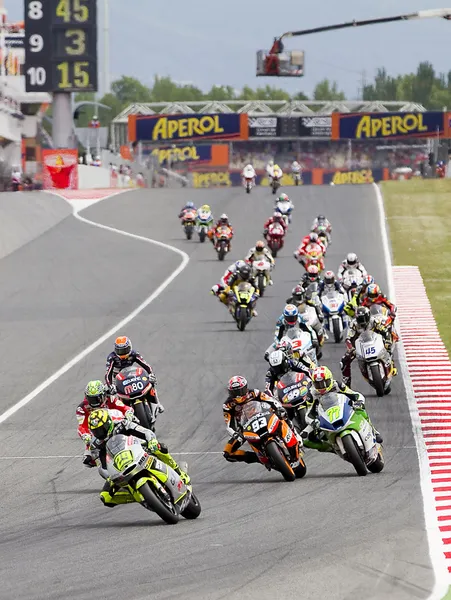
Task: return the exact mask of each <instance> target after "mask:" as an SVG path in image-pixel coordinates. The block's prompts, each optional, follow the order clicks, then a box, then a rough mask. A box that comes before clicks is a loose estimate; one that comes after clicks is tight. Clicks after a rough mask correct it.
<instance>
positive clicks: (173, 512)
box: [139, 483, 180, 525]
mask: <svg viewBox="0 0 451 600" xmlns="http://www.w3.org/2000/svg"><path fill="white" fill-rule="evenodd" d="M139 491H140V493H141V494H142V495H143V497H144V500H145V502H146V507H147V508H148V509H149V510H152V511H153V512H155V513H157V515H158V516H159V517H160V518H161V519H163V521H164V522H165V523H167V524H168V525H175V524H176V523H178V521H179V518H180V517H179V513H178V512H177V509H176V508H175V506H174V505H173V504H169V503H167V502H164V500H163V499H162V498H160V497H159V496H158V495H157V493H156V492H154V490H153V489H152V488H151V487H150V485H149V484H148V483H145V484H144V485H143V486H142V487H141V488H140V489H139Z"/></svg>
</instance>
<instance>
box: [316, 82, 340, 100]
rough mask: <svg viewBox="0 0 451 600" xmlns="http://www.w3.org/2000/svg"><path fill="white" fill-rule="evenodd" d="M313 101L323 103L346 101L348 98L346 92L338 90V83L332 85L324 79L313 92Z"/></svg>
mask: <svg viewBox="0 0 451 600" xmlns="http://www.w3.org/2000/svg"><path fill="white" fill-rule="evenodd" d="M313 99H314V100H321V101H329V100H346V96H345V94H344V92H340V91H339V90H338V85H337V82H336V81H333V82H332V83H331V82H330V81H329V80H328V79H323V80H322V81H320V82H319V83H318V84H317V85H316V87H315V89H314V91H313Z"/></svg>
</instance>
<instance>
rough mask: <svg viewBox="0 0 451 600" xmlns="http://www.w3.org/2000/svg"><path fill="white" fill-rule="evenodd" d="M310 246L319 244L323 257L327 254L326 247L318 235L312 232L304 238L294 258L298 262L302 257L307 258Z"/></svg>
mask: <svg viewBox="0 0 451 600" xmlns="http://www.w3.org/2000/svg"><path fill="white" fill-rule="evenodd" d="M310 244H318V245H319V247H320V250H321V252H322V254H323V256H324V255H325V254H326V247H325V246H324V244H323V243H322V241H321V240H320V239H319V237H318V234H317V233H314V232H311V233H309V234H308V235H306V236H305V237H303V238H302V240H301V243H300V244H299V246H298V248H297V249H296V250H295V251H294V252H293V256H294V257H295V259H296V260H299V259H300V258H301V257H302V256H306V248H307V246H309V245H310Z"/></svg>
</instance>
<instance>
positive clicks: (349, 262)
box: [337, 252, 368, 279]
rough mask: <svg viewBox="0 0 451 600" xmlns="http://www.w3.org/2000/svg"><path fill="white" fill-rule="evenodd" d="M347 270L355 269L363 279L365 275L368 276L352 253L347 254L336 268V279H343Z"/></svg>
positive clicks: (355, 255)
mask: <svg viewBox="0 0 451 600" xmlns="http://www.w3.org/2000/svg"><path fill="white" fill-rule="evenodd" d="M349 269H356V270H357V271H360V273H361V274H362V277H365V275H367V274H368V273H367V272H366V269H365V267H364V266H363V264H362V263H361V262H360V260H359V259H358V257H357V254H355V253H354V252H349V254H348V255H347V256H346V258H345V259H344V261H343V262H342V263H341V265H340V266H339V267H338V271H337V277H338V279H343V277H344V275H345V273H346V271H348V270H349Z"/></svg>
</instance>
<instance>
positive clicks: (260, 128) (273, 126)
mask: <svg viewBox="0 0 451 600" xmlns="http://www.w3.org/2000/svg"><path fill="white" fill-rule="evenodd" d="M277 125H278V118H277V117H249V137H278V136H279V128H278V126H277Z"/></svg>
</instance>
